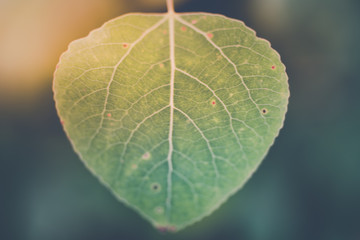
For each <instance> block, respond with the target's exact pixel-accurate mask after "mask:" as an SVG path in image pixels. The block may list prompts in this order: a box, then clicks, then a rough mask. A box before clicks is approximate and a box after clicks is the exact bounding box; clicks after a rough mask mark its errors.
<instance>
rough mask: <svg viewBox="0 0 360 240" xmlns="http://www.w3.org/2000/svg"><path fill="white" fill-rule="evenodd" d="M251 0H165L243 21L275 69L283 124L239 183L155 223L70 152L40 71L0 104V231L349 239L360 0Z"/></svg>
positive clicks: (358, 181)
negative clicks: (194, 211) (195, 209)
mask: <svg viewBox="0 0 360 240" xmlns="http://www.w3.org/2000/svg"><path fill="white" fill-rule="evenodd" d="M254 1H255V0H246V1H245V0H244V1H240V0H212V1H210V0H194V1H189V2H187V3H186V4H183V5H181V6H178V7H177V9H176V10H177V11H179V12H183V11H207V12H213V13H220V14H224V15H227V16H229V17H233V18H237V19H241V20H243V21H244V22H245V23H246V24H247V25H248V26H250V27H251V28H253V29H255V30H256V31H257V34H258V36H260V37H263V38H266V39H268V40H269V41H271V43H272V46H273V47H274V48H275V49H276V50H277V51H278V52H279V53H280V54H281V56H282V60H283V62H284V63H285V65H286V66H287V73H288V75H289V84H290V91H291V97H290V104H289V111H288V114H287V118H286V121H285V126H284V128H283V129H282V130H281V133H280V135H279V137H278V138H277V140H276V142H275V145H274V146H273V147H272V148H271V150H270V152H269V154H268V156H267V157H266V158H265V160H264V162H263V164H262V165H261V166H260V168H259V169H258V171H257V172H256V173H255V174H254V176H253V177H252V178H251V179H250V181H249V182H248V183H247V184H246V186H245V187H244V188H243V189H242V190H241V191H239V192H238V193H236V194H235V195H234V196H233V197H231V198H230V199H229V200H228V201H227V202H226V203H225V204H224V205H222V206H221V207H220V209H218V210H217V211H215V212H214V213H213V214H212V215H211V216H210V217H207V218H205V219H204V220H202V221H201V222H199V223H196V224H194V225H192V226H190V227H188V228H186V229H185V230H183V231H181V232H179V233H177V234H161V233H159V232H157V231H156V230H155V229H153V227H152V226H150V224H149V223H148V222H147V221H145V220H144V219H142V218H141V217H140V216H139V215H138V214H137V213H136V212H134V211H133V210H131V209H129V208H127V207H125V206H124V204H122V203H119V202H118V201H117V200H116V199H115V198H114V197H113V196H112V195H111V193H110V192H109V191H108V190H106V189H105V188H104V187H103V186H102V185H101V184H100V183H99V181H98V180H97V179H96V178H95V177H93V176H92V175H91V173H90V172H89V171H88V170H87V169H86V168H85V167H84V165H83V164H82V163H81V161H80V160H79V158H78V157H77V156H76V154H75V153H74V152H73V150H72V148H71V146H70V143H69V141H68V140H67V139H66V137H65V135H64V132H63V131H62V128H61V125H60V123H59V120H58V118H57V115H56V111H55V108H54V102H53V100H52V90H51V81H52V79H51V76H49V77H48V81H46V85H44V86H43V90H42V91H41V96H38V98H37V100H36V102H35V103H31V104H30V103H27V102H23V103H19V104H20V105H22V107H17V106H13V105H11V104H7V103H6V102H2V103H1V104H0V107H1V109H0V111H1V112H0V114H1V115H0V147H1V149H0V159H1V161H0V163H1V165H0V194H1V195H0V239H4V240H7V239H11V240H12V239H21V240H57V239H64V240H65V239H66V240H82V239H84V240H85V239H86V240H92V239H102V240H118V239H119V240H120V239H129V240H131V239H188V240H190V239H199V240H202V239H241V240H247V239H253V240H272V239H274V240H282V239H284V240H285V239H286V240H297V239H299V240H303V239H326V240H332V239H334V240H335V239H339V240H358V239H360V186H359V185H360V141H359V135H360V127H359V123H360V107H359V103H360V94H359V91H360V77H359V68H360V51H359V50H360V48H359V45H358V44H359V40H360V14H359V10H360V2H359V1H356V0H353V1H351V0H256V2H258V3H259V5H260V6H263V7H262V9H263V12H262V11H254V7H253V6H254ZM164 2H165V0H164ZM279 6H283V7H282V8H281V9H280V8H279ZM163 10H164V9H159V11H163ZM133 11H148V9H144V8H140V7H139V8H134V9H133ZM110 17H112V16H109V18H110ZM100 25H101V23H99V26H100ZM49 34H51V33H49ZM64 50H65V49H64ZM24 106H25V107H24ZM19 109H21V110H19Z"/></svg>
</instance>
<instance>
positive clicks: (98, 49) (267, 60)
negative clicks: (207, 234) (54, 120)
mask: <svg viewBox="0 0 360 240" xmlns="http://www.w3.org/2000/svg"><path fill="white" fill-rule="evenodd" d="M54 93H55V101H56V107H57V110H58V114H59V116H60V118H61V121H62V122H63V124H64V129H65V131H66V133H67V135H68V137H69V139H70V140H71V143H72V145H73V147H74V149H75V151H76V152H77V153H78V154H79V156H80V158H81V159H82V160H83V162H84V163H85V165H86V166H87V167H88V168H89V169H90V170H91V172H93V174H94V175H96V176H97V177H98V178H99V179H100V180H101V182H102V183H103V184H105V185H106V186H107V187H108V188H109V189H110V190H111V191H112V192H113V193H114V194H115V196H116V197H118V198H119V199H120V200H121V201H123V202H125V203H126V204H127V205H129V206H130V207H132V208H134V209H136V210H137V211H138V212H139V213H140V214H141V215H142V216H144V217H145V218H146V219H148V220H149V221H150V222H151V223H152V224H153V225H154V226H156V227H158V228H161V229H166V230H170V231H174V230H178V229H181V228H183V227H185V226H187V225H189V224H191V223H193V222H195V221H198V220H200V219H201V218H203V217H204V216H206V215H209V214H210V213H211V212H212V211H214V210H215V209H216V208H218V207H219V205H220V204H221V203H223V202H224V201H225V200H226V199H227V198H228V197H229V196H230V195H231V194H233V193H235V192H236V191H237V190H238V189H240V188H241V187H242V186H243V184H244V183H245V182H246V180H248V178H249V177H250V176H251V175H252V173H253V172H254V171H255V170H256V168H257V167H258V165H259V164H260V162H261V161H262V159H263V158H264V156H265V155H266V153H267V151H268V149H269V148H270V146H271V145H272V143H273V142H274V139H275V137H276V136H277V135H278V133H279V130H280V128H281V127H282V125H283V121H284V116H285V112H286V109H287V103H288V96H289V91H288V83H287V75H286V73H285V67H284V65H283V64H282V63H281V61H280V57H279V55H278V54H277V53H276V52H275V51H274V50H273V49H272V48H271V47H270V44H269V43H268V42H267V41H265V40H263V39H260V38H257V37H256V36H255V33H254V31H252V30H251V29H249V28H248V27H246V26H245V25H244V24H243V23H242V22H241V21H238V20H234V19H230V18H226V17H224V16H221V15H214V14H207V13H194V14H128V15H124V16H121V17H119V18H116V19H114V20H111V21H109V22H107V23H105V24H104V25H103V26H102V27H101V28H99V29H97V30H95V31H93V32H91V33H90V34H89V36H87V37H85V38H83V39H80V40H77V41H74V42H73V43H71V44H70V46H69V49H68V50H67V51H66V52H65V53H64V54H63V55H62V56H61V59H60V62H59V65H58V67H57V70H56V72H55V75H54Z"/></svg>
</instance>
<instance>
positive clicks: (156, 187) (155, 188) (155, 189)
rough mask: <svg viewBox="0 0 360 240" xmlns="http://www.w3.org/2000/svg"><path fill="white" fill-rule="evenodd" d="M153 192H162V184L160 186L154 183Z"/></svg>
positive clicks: (152, 185)
mask: <svg viewBox="0 0 360 240" xmlns="http://www.w3.org/2000/svg"><path fill="white" fill-rule="evenodd" d="M150 188H151V190H152V191H154V192H160V190H161V186H160V184H158V183H153V184H151V187H150Z"/></svg>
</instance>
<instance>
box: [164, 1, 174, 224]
mask: <svg viewBox="0 0 360 240" xmlns="http://www.w3.org/2000/svg"><path fill="white" fill-rule="evenodd" d="M174 15H175V12H174V10H173V9H172V8H171V7H169V9H168V16H169V49H170V66H171V68H170V104H169V105H170V124H169V137H168V140H169V152H168V156H167V162H168V167H169V171H168V176H167V198H166V213H167V219H168V222H170V211H171V195H172V193H171V191H172V172H173V165H172V154H173V125H174V80H175V69H176V65H175V32H174V31H175V30H174V29H175V28H174Z"/></svg>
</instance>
